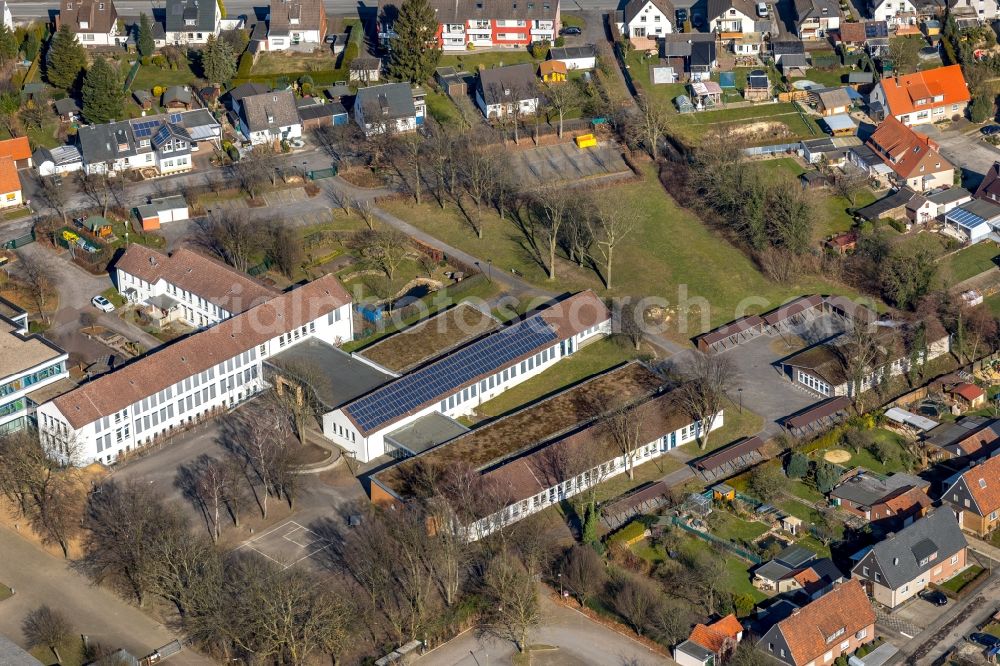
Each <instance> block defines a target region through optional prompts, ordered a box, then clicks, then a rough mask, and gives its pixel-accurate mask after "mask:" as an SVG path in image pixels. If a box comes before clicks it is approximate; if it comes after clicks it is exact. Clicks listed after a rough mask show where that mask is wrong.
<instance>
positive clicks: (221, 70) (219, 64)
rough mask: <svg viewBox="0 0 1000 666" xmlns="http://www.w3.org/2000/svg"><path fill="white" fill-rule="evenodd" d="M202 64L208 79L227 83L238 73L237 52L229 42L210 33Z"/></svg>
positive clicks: (203, 52) (213, 81) (202, 55)
mask: <svg viewBox="0 0 1000 666" xmlns="http://www.w3.org/2000/svg"><path fill="white" fill-rule="evenodd" d="M201 66H202V70H204V74H205V78H206V79H208V80H209V81H211V82H212V83H226V82H227V81H229V80H230V79H232V78H233V76H235V75H236V54H235V53H233V49H232V47H231V46H230V45H229V42H227V41H226V40H224V39H216V38H215V37H213V36H212V35H209V37H208V42H207V43H206V44H205V50H204V51H202V54H201Z"/></svg>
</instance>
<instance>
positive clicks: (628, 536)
mask: <svg viewBox="0 0 1000 666" xmlns="http://www.w3.org/2000/svg"><path fill="white" fill-rule="evenodd" d="M645 534H646V525H645V524H644V523H643V522H642V521H641V520H633V521H631V522H629V523H627V524H626V525H625V526H624V527H622V528H621V529H619V530H618V531H617V532H615V533H614V534H612V535H611V536H609V537H608V538H607V546H608V548H609V549H610V548H614V547H615V546H619V545H620V546H622V547H628V546H630V545H632V544H633V543H635V542H636V541H640V540H642V538H643V535H645Z"/></svg>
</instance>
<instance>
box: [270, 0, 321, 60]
mask: <svg viewBox="0 0 1000 666" xmlns="http://www.w3.org/2000/svg"><path fill="white" fill-rule="evenodd" d="M325 38H326V6H325V5H324V4H323V0H271V6H270V10H269V13H268V15H267V42H266V46H267V50H268V51H283V50H285V49H287V48H289V47H292V46H305V47H312V48H315V47H317V46H320V45H321V44H323V40H324V39H325Z"/></svg>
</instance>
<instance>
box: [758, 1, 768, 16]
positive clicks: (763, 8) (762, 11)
mask: <svg viewBox="0 0 1000 666" xmlns="http://www.w3.org/2000/svg"><path fill="white" fill-rule="evenodd" d="M757 16H759V17H761V18H767V3H766V2H758V3H757Z"/></svg>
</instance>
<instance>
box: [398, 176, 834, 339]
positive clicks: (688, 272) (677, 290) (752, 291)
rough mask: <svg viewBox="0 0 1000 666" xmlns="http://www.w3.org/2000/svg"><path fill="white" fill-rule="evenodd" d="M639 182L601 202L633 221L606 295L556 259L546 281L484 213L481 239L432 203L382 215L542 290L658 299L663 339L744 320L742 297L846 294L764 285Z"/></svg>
mask: <svg viewBox="0 0 1000 666" xmlns="http://www.w3.org/2000/svg"><path fill="white" fill-rule="evenodd" d="M643 176H644V177H643V178H642V179H641V180H639V181H635V182H630V183H622V184H620V185H617V186H616V187H615V189H614V190H608V191H607V192H606V193H602V195H601V198H602V199H606V200H609V201H611V202H613V205H615V206H618V207H621V208H622V209H624V210H628V211H629V213H630V215H631V218H632V219H633V220H634V222H635V231H634V232H633V233H632V234H631V235H630V236H629V237H627V238H626V239H625V240H624V241H623V242H622V243H621V246H620V247H617V248H616V249H615V253H616V259H615V264H614V267H613V270H614V286H613V288H612V289H605V288H604V286H603V283H602V282H601V280H600V278H599V276H598V275H597V274H596V272H595V271H594V270H592V269H590V268H588V267H586V266H585V267H577V266H576V265H575V264H572V263H570V262H568V261H565V260H564V259H562V258H561V257H560V258H557V260H556V262H557V263H556V268H557V270H556V277H557V279H556V280H554V281H549V280H547V279H546V273H545V271H544V268H543V265H542V262H541V261H539V260H538V259H537V255H535V254H534V253H533V252H532V251H531V250H530V249H529V247H530V246H529V244H528V243H527V241H526V240H525V238H524V236H523V235H522V234H520V232H519V231H518V229H517V227H516V226H515V225H514V224H513V223H512V222H510V221H508V220H501V219H500V218H499V216H497V215H495V214H493V212H492V211H490V212H488V213H485V214H484V220H483V225H482V226H483V237H482V238H481V239H480V238H477V236H476V234H475V233H474V232H473V230H472V229H471V228H470V226H469V225H468V224H467V222H466V220H465V218H464V217H463V216H462V214H461V213H460V212H459V211H458V210H457V209H456V208H455V207H453V206H448V207H446V208H444V209H442V208H440V207H438V205H437V204H436V203H433V202H427V203H424V204H422V205H420V206H418V205H415V204H414V203H413V202H412V201H395V202H387V203H386V204H385V205H383V208H385V210H387V211H388V212H390V213H392V214H394V215H396V216H398V217H401V218H403V219H404V220H406V221H407V222H409V223H410V224H413V225H414V226H416V227H419V228H421V229H423V230H424V231H426V232H428V233H431V234H433V235H434V236H435V237H437V238H439V239H441V240H442V241H444V242H446V243H448V244H450V245H452V246H455V247H457V248H459V249H462V250H464V251H466V252H468V253H469V254H472V255H474V256H478V257H480V258H482V259H491V260H492V262H493V266H494V268H495V269H496V270H498V271H509V270H510V269H512V268H514V269H516V270H517V271H518V272H519V273H520V274H522V275H523V276H524V277H525V279H527V280H528V281H530V282H533V283H535V284H537V285H539V286H544V287H545V288H548V289H552V290H555V291H579V290H582V289H595V290H597V291H598V292H599V293H600V294H601V295H603V296H640V295H641V296H659V297H663V298H665V299H666V301H667V304H668V306H667V310H668V312H669V313H670V314H671V318H672V321H674V322H677V326H674V325H671V326H668V327H667V328H668V330H667V331H666V332H665V333H666V334H667V335H671V336H673V337H675V338H679V339H683V340H686V339H688V338H690V337H692V336H694V335H696V334H698V333H701V332H703V331H705V330H708V329H710V328H713V327H715V326H718V325H720V324H722V323H725V322H728V321H731V320H732V319H734V318H735V317H736V316H738V315H739V314H744V312H742V311H741V310H740V308H741V307H742V306H745V305H746V301H745V299H746V298H747V297H749V296H753V297H755V300H754V304H753V305H752V306H751V307H750V308H749V311H765V310H769V309H772V308H774V307H775V306H777V305H779V304H780V303H782V302H784V301H785V300H787V299H789V298H791V297H793V296H798V295H801V294H812V293H823V294H830V293H833V294H844V293H852V292H851V291H850V290H849V289H847V288H846V287H844V286H843V285H838V284H834V283H831V282H828V281H826V280H824V279H822V278H817V277H803V278H799V279H798V281H797V282H794V283H790V284H776V283H773V282H771V281H770V280H768V279H767V278H765V277H764V276H763V275H762V274H761V273H760V271H758V270H757V268H756V266H754V264H753V262H752V261H751V260H750V259H749V258H748V257H747V256H746V255H745V254H744V253H743V252H741V251H740V250H738V249H737V248H735V247H734V246H732V245H731V244H729V242H728V241H726V240H725V239H724V238H722V237H720V236H719V235H718V234H716V233H714V232H713V231H711V230H710V229H709V228H708V227H706V226H705V224H703V223H702V222H701V220H699V219H698V218H697V217H695V216H694V215H693V214H691V213H690V212H688V211H686V210H683V209H681V208H680V207H679V206H678V205H677V204H676V203H675V202H674V200H673V199H672V198H671V197H670V196H669V195H668V194H667V193H666V192H665V191H664V189H663V187H662V186H661V185H660V183H659V182H658V181H657V177H656V174H655V172H654V171H653V169H652V168H651V167H649V168H647V169H645V171H644V173H643ZM734 276H739V277H738V279H735V278H734ZM653 290H655V291H653ZM678 329H679V330H678Z"/></svg>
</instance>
